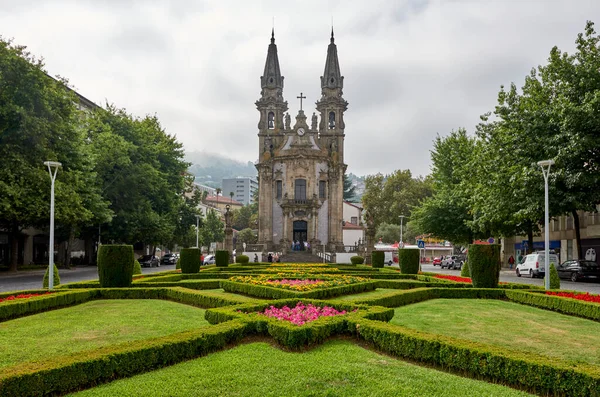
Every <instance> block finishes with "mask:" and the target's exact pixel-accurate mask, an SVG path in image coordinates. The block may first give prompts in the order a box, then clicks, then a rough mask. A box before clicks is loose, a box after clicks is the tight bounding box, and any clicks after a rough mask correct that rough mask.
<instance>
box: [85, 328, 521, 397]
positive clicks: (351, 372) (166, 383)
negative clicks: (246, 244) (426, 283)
mask: <svg viewBox="0 0 600 397" xmlns="http://www.w3.org/2000/svg"><path fill="white" fill-rule="evenodd" d="M74 395H76V396H82V397H83V396H121V397H123V396H211V397H212V396H313V395H327V396H399V397H401V396H415V397H416V396H419V397H421V396H432V397H433V396H435V397H443V396H503V397H504V396H506V397H511V396H529V395H530V394H527V393H524V392H520V391H517V390H513V389H510V388H508V387H505V386H500V385H495V384H490V383H486V382H482V381H477V380H473V379H468V378H462V377H459V376H456V375H452V374H448V373H445V372H440V371H437V370H433V369H429V368H424V367H419V366H416V365H413V364H408V363H406V362H404V361H401V360H396V359H394V358H390V357H387V356H383V355H380V354H377V353H374V352H372V351H369V350H365V349H363V348H361V347H359V346H357V345H355V344H353V343H352V342H347V341H339V340H338V341H330V342H327V343H326V344H324V345H322V346H319V347H317V348H315V349H313V350H311V351H309V352H306V353H289V352H284V351H281V350H279V349H276V348H274V347H272V346H270V345H269V344H267V343H252V344H245V345H240V346H237V347H235V348H233V349H230V350H226V351H222V352H218V353H213V354H210V355H208V356H206V357H202V358H199V359H196V360H192V361H188V362H185V363H182V364H178V365H174V366H171V367H168V368H164V369H161V370H158V371H154V372H149V373H145V374H142V375H138V376H135V377H133V378H129V379H123V380H118V381H115V382H112V383H110V384H107V385H103V386H99V387H96V388H94V389H89V390H86V391H83V392H79V393H76V394H74Z"/></svg>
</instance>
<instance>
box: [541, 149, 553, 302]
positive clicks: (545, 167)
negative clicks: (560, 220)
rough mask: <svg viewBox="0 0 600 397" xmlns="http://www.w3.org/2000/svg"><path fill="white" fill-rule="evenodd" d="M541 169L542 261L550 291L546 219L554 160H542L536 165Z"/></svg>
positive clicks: (548, 231) (548, 237)
mask: <svg viewBox="0 0 600 397" xmlns="http://www.w3.org/2000/svg"><path fill="white" fill-rule="evenodd" d="M537 164H538V165H539V166H540V167H542V174H543V175H544V204H545V209H544V247H545V250H544V251H545V252H544V254H545V259H544V262H545V263H544V272H545V274H546V283H545V287H546V289H547V290H548V289H550V228H549V225H548V224H549V223H550V221H549V219H548V212H550V211H549V210H548V175H550V167H551V166H552V164H554V160H542V161H538V163H537Z"/></svg>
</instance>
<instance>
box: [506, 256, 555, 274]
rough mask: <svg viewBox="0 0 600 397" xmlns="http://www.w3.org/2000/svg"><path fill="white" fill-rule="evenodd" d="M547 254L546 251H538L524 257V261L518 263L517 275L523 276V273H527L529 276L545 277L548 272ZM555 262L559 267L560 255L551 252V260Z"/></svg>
mask: <svg viewBox="0 0 600 397" xmlns="http://www.w3.org/2000/svg"><path fill="white" fill-rule="evenodd" d="M545 259H546V257H545V254H544V252H536V253H534V254H529V255H527V256H525V257H524V258H523V262H521V263H519V264H518V265H517V269H516V272H517V277H521V275H522V274H527V275H529V277H531V278H534V277H544V275H545V274H546V269H545V266H546V262H545ZM549 263H554V267H557V266H558V264H559V262H558V255H556V254H550V262H549Z"/></svg>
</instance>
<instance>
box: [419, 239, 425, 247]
mask: <svg viewBox="0 0 600 397" xmlns="http://www.w3.org/2000/svg"><path fill="white" fill-rule="evenodd" d="M417 246H418V247H419V248H425V241H423V240H417Z"/></svg>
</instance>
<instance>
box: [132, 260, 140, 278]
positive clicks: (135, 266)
mask: <svg viewBox="0 0 600 397" xmlns="http://www.w3.org/2000/svg"><path fill="white" fill-rule="evenodd" d="M133 274H134V275H135V274H142V266H141V265H140V262H138V261H137V259H136V260H134V261H133Z"/></svg>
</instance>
